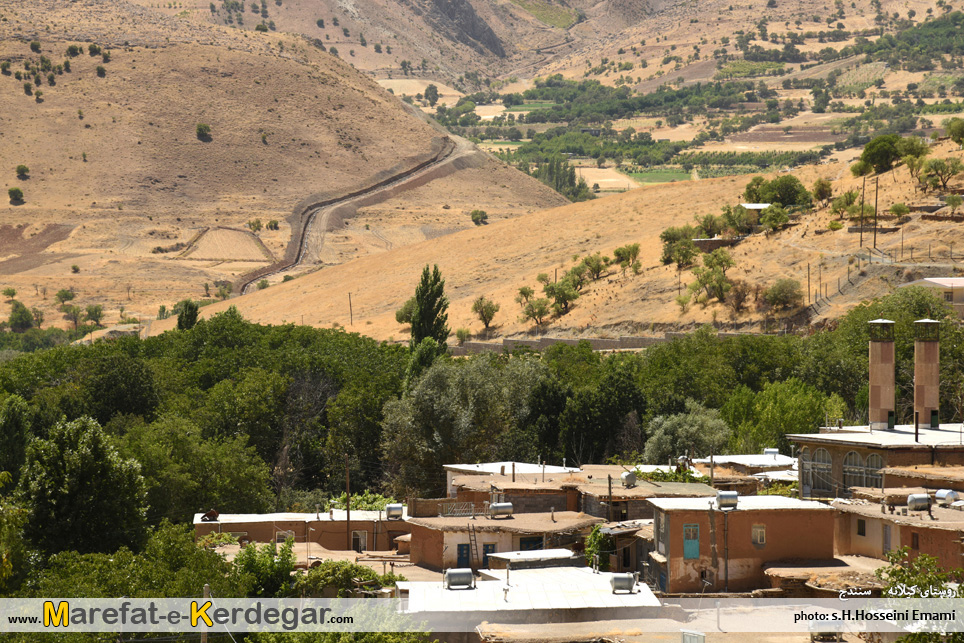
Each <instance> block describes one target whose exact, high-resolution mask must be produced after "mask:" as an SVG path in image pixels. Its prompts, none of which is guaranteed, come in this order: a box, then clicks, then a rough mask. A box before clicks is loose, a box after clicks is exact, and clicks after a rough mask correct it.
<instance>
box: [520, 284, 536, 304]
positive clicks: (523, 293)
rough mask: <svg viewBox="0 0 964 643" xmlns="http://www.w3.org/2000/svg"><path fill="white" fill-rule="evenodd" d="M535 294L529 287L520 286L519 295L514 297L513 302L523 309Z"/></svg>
mask: <svg viewBox="0 0 964 643" xmlns="http://www.w3.org/2000/svg"><path fill="white" fill-rule="evenodd" d="M535 294H536V291H535V290H533V289H532V288H530V287H529V286H522V287H521V288H519V294H518V295H516V296H515V301H516V303H517V304H519V305H520V306H522V307H523V308H525V306H526V304H528V303H529V300H530V299H532V296H533V295H535Z"/></svg>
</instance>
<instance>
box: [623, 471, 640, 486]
mask: <svg viewBox="0 0 964 643" xmlns="http://www.w3.org/2000/svg"><path fill="white" fill-rule="evenodd" d="M619 479H620V480H622V482H623V486H624V487H626V488H627V489H628V488H630V487H635V486H636V474H635V473H633V472H632V471H623V473H622V475H620V476H619Z"/></svg>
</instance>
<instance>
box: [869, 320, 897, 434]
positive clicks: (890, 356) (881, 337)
mask: <svg viewBox="0 0 964 643" xmlns="http://www.w3.org/2000/svg"><path fill="white" fill-rule="evenodd" d="M869 361H870V413H869V415H870V418H869V419H870V429H871V430H872V431H873V430H874V429H877V430H887V429H893V428H894V411H895V409H896V404H895V387H894V366H895V360H894V322H892V321H891V320H889V319H875V320H873V321H872V322H870V360H869Z"/></svg>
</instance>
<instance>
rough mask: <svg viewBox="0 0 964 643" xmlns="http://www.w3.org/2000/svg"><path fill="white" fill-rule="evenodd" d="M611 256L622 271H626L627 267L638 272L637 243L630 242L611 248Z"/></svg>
mask: <svg viewBox="0 0 964 643" xmlns="http://www.w3.org/2000/svg"><path fill="white" fill-rule="evenodd" d="M613 257H614V259H615V261H616V263H618V264H619V267H620V268H621V269H622V271H623V273H625V272H626V270H627V269H628V268H632V269H633V272H636V273H638V272H639V268H640V265H639V244H638V243H631V244H628V245H625V246H620V247H619V248H616V249H615V250H613Z"/></svg>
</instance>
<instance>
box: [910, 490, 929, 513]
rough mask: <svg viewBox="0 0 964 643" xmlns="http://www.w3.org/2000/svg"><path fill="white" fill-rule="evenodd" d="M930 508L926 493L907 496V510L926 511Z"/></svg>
mask: <svg viewBox="0 0 964 643" xmlns="http://www.w3.org/2000/svg"><path fill="white" fill-rule="evenodd" d="M929 506H930V499H929V498H928V497H927V494H926V493H912V494H910V495H909V496H907V509H908V510H910V511H926V510H927V507H929Z"/></svg>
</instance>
